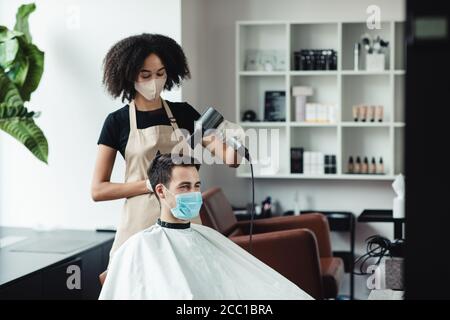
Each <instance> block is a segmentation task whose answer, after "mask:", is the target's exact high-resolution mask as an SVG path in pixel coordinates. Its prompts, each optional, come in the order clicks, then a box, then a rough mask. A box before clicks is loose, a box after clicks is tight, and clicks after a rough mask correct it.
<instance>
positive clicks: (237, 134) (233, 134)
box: [217, 120, 245, 145]
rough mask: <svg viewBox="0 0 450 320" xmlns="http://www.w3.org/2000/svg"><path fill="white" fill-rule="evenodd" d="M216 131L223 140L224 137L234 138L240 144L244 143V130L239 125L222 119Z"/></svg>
mask: <svg viewBox="0 0 450 320" xmlns="http://www.w3.org/2000/svg"><path fill="white" fill-rule="evenodd" d="M217 131H218V133H219V135H220V136H221V137H223V139H224V140H223V141H224V142H225V140H226V139H229V138H234V139H236V140H237V141H239V143H240V144H242V145H245V131H244V129H242V127H241V126H240V125H238V124H236V123H234V122H230V121H228V120H223V122H222V123H221V124H220V125H219V127H218V128H217Z"/></svg>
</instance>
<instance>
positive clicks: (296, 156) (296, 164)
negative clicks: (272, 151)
mask: <svg viewBox="0 0 450 320" xmlns="http://www.w3.org/2000/svg"><path fill="white" fill-rule="evenodd" d="M291 173H303V148H291Z"/></svg>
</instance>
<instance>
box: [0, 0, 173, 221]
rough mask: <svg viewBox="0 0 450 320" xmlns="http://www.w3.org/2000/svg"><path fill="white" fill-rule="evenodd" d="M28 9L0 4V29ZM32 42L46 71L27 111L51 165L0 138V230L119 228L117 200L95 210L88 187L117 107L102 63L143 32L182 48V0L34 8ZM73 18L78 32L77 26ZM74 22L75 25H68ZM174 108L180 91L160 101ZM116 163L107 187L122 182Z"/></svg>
mask: <svg viewBox="0 0 450 320" xmlns="http://www.w3.org/2000/svg"><path fill="white" fill-rule="evenodd" d="M28 2H30V1H19V0H7V1H4V0H2V1H0V25H6V26H8V27H10V28H12V27H13V26H14V22H15V14H16V10H17V8H18V7H19V5H20V4H22V3H28ZM35 3H36V4H37V10H36V12H34V13H33V14H32V16H31V18H30V28H31V33H32V36H33V40H34V42H35V43H36V44H37V45H38V46H39V47H40V49H41V50H43V51H45V54H46V56H45V71H44V75H43V77H42V80H41V84H40V87H39V88H38V90H37V91H36V92H35V93H34V94H33V95H32V100H31V103H30V104H29V105H28V107H29V108H30V109H32V110H40V111H42V116H41V117H40V118H39V119H37V123H38V124H39V125H40V127H41V128H42V129H43V131H44V132H45V134H46V136H47V138H48V142H49V149H50V151H49V165H48V166H47V165H45V164H43V163H41V162H39V161H38V160H37V159H35V158H34V156H32V155H31V153H29V151H28V150H26V149H25V148H24V147H23V146H22V145H20V144H19V143H17V142H16V141H15V140H14V139H13V138H11V137H10V136H9V135H7V134H5V133H4V132H3V131H0V139H1V140H0V224H2V225H14V226H31V227H33V226H39V225H40V226H42V227H56V226H61V227H69V228H95V227H96V226H99V225H112V224H115V223H116V222H117V221H118V218H119V215H120V210H121V205H122V202H123V200H118V201H109V202H103V203H94V202H93V201H92V200H91V197H90V183H91V178H92V172H93V167H94V162H95V156H96V149H97V139H98V136H99V133H100V129H101V127H102V124H103V121H104V119H105V117H106V115H107V114H108V113H109V112H112V111H114V110H116V109H118V108H120V107H122V106H123V104H122V102H121V101H120V100H116V101H113V100H112V99H110V98H109V96H108V95H107V94H106V92H105V91H104V89H103V87H102V84H101V79H102V68H101V66H102V59H103V57H104V56H105V54H106V52H107V50H108V49H109V48H110V47H111V46H112V45H113V44H114V43H115V42H116V41H118V40H120V39H122V38H124V37H127V36H130V35H134V34H139V33H142V32H149V33H162V34H165V35H168V36H170V37H172V38H174V39H175V40H177V41H180V40H181V33H180V32H181V4H180V0H164V1H158V0H127V1H121V0H95V1H90V0H45V1H44V0H36V1H35ZM77 12H79V22H80V24H79V28H78V27H77V26H76V21H77V20H78V17H77ZM74 22H75V25H74V24H73V23H74ZM165 97H166V98H168V99H170V100H173V101H179V100H180V98H181V92H180V90H176V91H174V92H171V93H169V94H166V95H165ZM123 173H124V161H123V159H122V157H121V156H120V155H118V156H117V159H116V166H115V169H114V173H113V181H117V182H122V181H123Z"/></svg>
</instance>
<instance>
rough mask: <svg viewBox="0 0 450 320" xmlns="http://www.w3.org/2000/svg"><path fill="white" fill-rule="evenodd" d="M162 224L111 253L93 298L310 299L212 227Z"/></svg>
mask: <svg viewBox="0 0 450 320" xmlns="http://www.w3.org/2000/svg"><path fill="white" fill-rule="evenodd" d="M164 223H165V222H162V224H163V225H164ZM167 225H172V226H173V225H174V224H170V223H169V224H167V223H166V226H164V227H163V226H161V225H160V224H159V221H158V222H157V223H155V224H154V225H153V226H151V227H149V228H148V229H146V230H143V231H141V232H138V233H137V234H135V235H133V236H131V237H130V238H129V239H128V240H127V241H126V242H125V243H124V244H123V245H122V246H121V247H120V248H119V249H118V250H117V251H116V252H115V253H114V255H113V257H112V260H111V262H110V264H109V268H108V274H107V277H106V281H105V283H104V285H103V288H102V291H101V293H100V297H99V299H106V300H110V299H121V300H124V299H127V300H128V299H132V300H134V299H139V300H140V299H145V300H147V299H164V300H172V299H181V300H184V299H187V300H190V299H202V300H222V299H232V300H234V299H249V300H253V299H254V300H266V299H270V300H281V299H289V300H298V299H308V300H309V299H313V298H312V297H311V296H310V295H308V294H307V293H306V292H304V291H303V290H302V289H300V288H299V287H298V286H296V285H295V284H294V283H293V282H291V281H290V280H288V279H286V278H285V277H283V276H282V275H281V274H280V273H278V272H277V271H275V270H274V269H272V268H271V267H269V266H268V265H266V264H264V263H263V262H262V261H260V260H258V259H257V258H255V257H254V256H252V255H251V254H249V253H248V252H247V251H245V250H244V249H242V248H241V247H240V246H238V245H237V244H235V243H234V242H233V241H231V240H230V239H228V238H226V237H225V236H223V235H222V234H220V233H219V232H217V231H215V230H214V229H211V228H209V227H206V226H203V225H199V224H188V225H187V228H184V229H175V228H173V227H167ZM299 272H301V271H300V270H299Z"/></svg>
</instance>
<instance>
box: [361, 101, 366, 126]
mask: <svg viewBox="0 0 450 320" xmlns="http://www.w3.org/2000/svg"><path fill="white" fill-rule="evenodd" d="M366 120H367V106H366V105H363V106H361V121H362V122H366Z"/></svg>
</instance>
